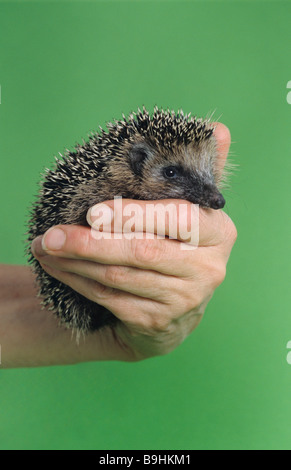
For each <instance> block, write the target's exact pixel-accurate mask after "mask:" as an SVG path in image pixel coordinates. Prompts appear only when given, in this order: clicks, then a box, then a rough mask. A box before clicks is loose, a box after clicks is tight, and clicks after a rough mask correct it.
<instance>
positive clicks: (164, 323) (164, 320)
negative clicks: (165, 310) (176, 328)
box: [148, 314, 171, 333]
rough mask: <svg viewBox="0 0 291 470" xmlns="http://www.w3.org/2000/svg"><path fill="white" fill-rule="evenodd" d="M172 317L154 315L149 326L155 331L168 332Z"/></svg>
mask: <svg viewBox="0 0 291 470" xmlns="http://www.w3.org/2000/svg"><path fill="white" fill-rule="evenodd" d="M170 323H171V321H170V319H169V318H168V317H167V315H161V314H160V315H154V316H151V317H150V321H149V325H148V328H149V329H150V330H151V331H153V332H154V333H166V332H167V331H168V330H169V326H170Z"/></svg>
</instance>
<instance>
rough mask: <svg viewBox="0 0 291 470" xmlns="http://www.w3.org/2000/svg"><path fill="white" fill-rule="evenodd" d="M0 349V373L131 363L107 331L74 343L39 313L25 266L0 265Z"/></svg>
mask: <svg viewBox="0 0 291 470" xmlns="http://www.w3.org/2000/svg"><path fill="white" fill-rule="evenodd" d="M0 345H1V365H0V369H4V368H13V367H38V366H52V365H63V364H75V363H79V362H86V361H99V360H100V361H101V360H124V361H126V360H132V356H131V352H130V351H128V350H127V349H126V348H123V347H122V346H121V345H119V344H118V342H116V338H115V336H114V333H113V332H112V331H111V330H110V329H107V330H102V331H100V332H97V333H94V334H91V335H88V336H86V337H85V338H83V337H81V338H80V341H79V343H77V341H76V337H75V336H74V335H72V332H71V331H70V330H67V329H65V328H64V327H62V326H60V325H59V322H58V320H57V318H56V317H55V316H54V315H53V314H52V313H51V312H49V311H47V310H43V309H42V307H41V303H40V299H39V298H38V297H37V291H36V288H35V280H34V275H33V274H32V273H31V270H30V268H29V267H26V266H7V265H0Z"/></svg>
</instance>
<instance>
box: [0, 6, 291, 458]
mask: <svg viewBox="0 0 291 470" xmlns="http://www.w3.org/2000/svg"><path fill="white" fill-rule="evenodd" d="M290 17H291V3H290V1H287V2H283V1H282V2H280V1H274V2H264V1H258V2H256V1H246V2H243V1H233V2H230V1H228V2H227V1H226V2H223V1H219V2H218V1H215V2H210V1H204V2H199V1H198V2H195V1H185V2H183V1H181V0H179V1H168V2H167V1H161V2H158V1H156V2H154V1H150V2H146V1H136V2H134V1H116V2H115V1H110V2H97V1H96V2H94V1H92V2H81V1H80V2H77V1H75V2H61V1H58V2H51V3H50V2H44V1H43V2H41V1H38V2H37V1H34V2H31V3H29V2H21V3H18V2H12V1H9V2H8V3H6V2H1V3H0V35H1V37H0V59H1V61H0V83H1V105H0V120H1V126H0V154H1V170H0V191H1V192H0V194H1V199H2V204H1V233H0V241H1V256H0V262H1V263H13V264H25V263H26V260H25V257H24V255H23V250H24V244H23V241H24V239H25V235H24V233H25V223H26V219H27V214H28V207H29V204H30V203H31V201H32V199H33V195H34V194H35V193H36V189H37V181H38V180H39V174H40V172H41V171H42V170H43V169H44V168H45V167H46V166H49V165H50V164H51V163H52V162H53V156H54V155H55V154H57V153H58V151H60V152H62V151H63V150H64V149H65V148H66V147H72V146H73V145H74V144H75V143H76V142H77V141H81V139H82V138H83V137H84V138H86V136H87V135H88V134H89V132H90V131H91V130H94V129H96V128H97V127H98V125H99V124H100V125H104V123H105V122H106V121H109V120H111V119H113V118H118V117H120V116H121V114H122V113H129V112H130V111H132V110H136V109H137V107H139V106H143V105H145V106H147V107H148V108H149V109H152V108H153V107H154V105H158V106H163V107H170V108H173V109H176V110H177V109H178V108H183V109H184V111H185V112H190V111H191V112H192V113H193V114H197V115H201V116H205V115H206V114H208V113H209V112H213V111H214V117H215V118H216V119H217V118H219V119H220V121H222V122H224V123H225V124H226V125H228V126H229V128H230V130H231V133H232V139H233V145H232V148H231V154H232V160H233V161H234V162H235V163H237V164H239V169H238V171H236V173H235V175H234V176H233V177H232V181H231V189H230V190H229V191H227V193H226V194H225V196H226V198H227V206H226V208H225V210H226V212H227V213H228V214H229V215H230V216H231V217H232V219H233V220H234V222H235V224H236V226H237V229H238V240H237V243H236V245H235V248H234V250H233V253H232V256H231V259H230V262H229V265H228V273H227V278H226V280H225V282H224V283H223V284H222V285H221V286H220V287H219V288H218V290H217V291H216V293H215V296H214V297H213V299H212V301H211V303H210V304H209V306H208V308H207V312H206V315H205V318H204V320H203V322H202V324H201V326H200V327H199V328H198V329H197V330H196V331H195V332H194V334H193V335H192V336H191V337H190V338H188V339H187V340H186V341H185V342H184V343H183V344H182V345H181V346H180V347H179V348H178V349H177V350H176V351H174V352H173V353H171V354H170V355H168V356H165V357H159V358H154V359H150V360H148V361H145V362H141V363H137V364H126V363H118V362H114V363H106V362H103V363H102V362H100V363H91V364H80V365H77V366H69V367H53V368H40V369H27V370H26V369H18V370H5V371H3V370H2V371H1V368H0V448H1V449H17V448H19V449H74V448H75V449H102V450H107V449H108V450H110V449H119V450H120V449H144V450H147V449H160V450H163V449H172V450H174V449H259V448H260V449H272V448H274V449H283V448H285V449H290V448H291V429H290V425H291V409H290V405H291V394H290V385H291V365H288V363H287V360H286V357H287V353H288V351H287V348H286V345H287V342H288V341H289V340H291V318H290V303H291V302H290V300H291V298H290V228H291V224H290V161H291V159H290V157H291V155H290V143H291V142H290V125H291V106H290V105H288V103H287V100H286V96H287V92H288V90H287V89H286V86H287V82H288V81H289V80H291V70H290ZM0 343H1V332H0ZM4 354H5V351H2V355H4Z"/></svg>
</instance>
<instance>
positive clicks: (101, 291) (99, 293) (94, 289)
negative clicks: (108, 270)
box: [91, 282, 112, 302]
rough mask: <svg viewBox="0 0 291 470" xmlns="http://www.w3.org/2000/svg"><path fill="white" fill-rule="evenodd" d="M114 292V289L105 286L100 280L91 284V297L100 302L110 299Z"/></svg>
mask: <svg viewBox="0 0 291 470" xmlns="http://www.w3.org/2000/svg"><path fill="white" fill-rule="evenodd" d="M111 294H112V289H111V288H110V287H107V286H104V284H101V283H99V282H94V283H92V286H91V297H92V299H93V300H94V301H95V302H100V301H102V300H106V299H108V297H110V295H111Z"/></svg>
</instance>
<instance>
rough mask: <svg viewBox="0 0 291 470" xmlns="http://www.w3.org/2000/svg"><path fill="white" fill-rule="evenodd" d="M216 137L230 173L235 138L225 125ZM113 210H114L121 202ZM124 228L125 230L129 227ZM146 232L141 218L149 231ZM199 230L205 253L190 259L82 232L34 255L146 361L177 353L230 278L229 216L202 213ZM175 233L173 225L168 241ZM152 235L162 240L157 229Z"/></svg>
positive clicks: (150, 244)
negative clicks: (111, 319) (108, 315)
mask: <svg viewBox="0 0 291 470" xmlns="http://www.w3.org/2000/svg"><path fill="white" fill-rule="evenodd" d="M215 135H216V138H217V142H218V150H219V155H220V156H219V159H218V165H219V166H220V168H221V169H222V168H223V165H224V163H225V159H226V156H227V153H228V149H229V145H230V135H229V131H228V129H227V128H226V127H225V126H223V125H222V124H219V125H217V128H216V131H215ZM132 202H134V203H135V204H138V205H139V206H140V208H141V211H142V213H143V215H144V214H145V212H146V205H147V204H149V202H148V201H147V202H146V201H126V200H123V207H125V206H126V205H127V204H130V203H132ZM169 202H171V203H172V204H173V203H174V205H175V206H176V207H177V209H178V206H179V204H181V203H183V204H184V205H185V204H187V205H188V206H189V207H190V206H191V205H190V203H187V202H186V201H174V200H171V201H159V203H160V204H165V205H167V204H168V203H169ZM150 203H153V201H151V202H150ZM106 205H107V206H111V207H113V201H108V202H106ZM90 213H91V214H93V211H91V212H90ZM89 216H90V214H89ZM88 219H89V222H91V223H92V224H93V222H94V220H93V221H92V220H90V217H88ZM188 222H189V221H188V220H185V221H184V222H182V225H183V224H184V225H185V226H184V227H182V226H179V230H178V232H179V233H181V232H183V233H185V231H186V230H187V226H188ZM121 223H122V225H123V227H124V223H125V220H122V222H121ZM143 224H144V222H143V217H141V220H140V226H141V229H142V228H144V227H143ZM179 224H180V225H181V221H179ZM199 227H200V230H199V246H198V248H197V249H194V250H189V251H188V250H187V251H184V250H181V244H182V243H183V242H181V241H179V239H178V240H173V239H166V240H160V239H157V238H155V239H154V240H147V239H142V240H140V239H136V238H131V239H128V237H127V236H126V234H123V235H121V237H120V239H111V240H106V239H105V238H101V239H99V240H96V237H94V233H93V232H92V231H91V229H90V228H88V227H79V226H61V227H58V228H61V229H62V232H61V231H58V233H57V234H58V235H59V236H61V235H62V233H63V240H62V241H63V245H62V246H61V244H59V245H58V246H55V249H51V247H50V243H51V242H52V241H53V235H54V230H52V229H51V230H49V231H48V232H47V233H46V234H45V235H44V237H43V239H42V241H41V239H40V238H38V239H36V240H35V242H34V244H33V250H34V253H35V256H36V258H37V259H38V261H39V262H40V263H41V265H42V267H43V268H44V269H45V270H46V271H47V272H48V274H50V275H52V276H54V277H55V278H57V279H58V280H60V281H61V282H63V283H65V284H68V285H69V286H70V287H72V288H73V289H74V290H76V291H77V292H79V293H80V294H82V295H83V296H85V297H87V298H89V299H90V300H93V301H95V302H96V303H98V304H100V305H103V306H105V307H106V308H107V309H108V310H110V311H111V312H112V313H113V314H114V315H115V316H116V317H118V318H119V320H120V322H119V323H118V324H117V325H116V327H115V328H114V332H113V333H114V334H113V338H114V340H115V342H116V343H117V344H118V346H119V347H120V348H121V349H122V352H124V350H126V351H128V356H129V358H131V359H136V360H138V359H143V358H147V357H150V356H154V355H159V354H165V353H168V352H169V351H171V350H172V349H174V348H175V347H177V346H178V345H179V344H180V343H181V342H182V341H183V340H184V339H185V338H186V337H187V336H188V335H189V334H190V333H191V331H193V329H195V328H196V327H197V326H198V324H199V322H200V320H201V318H202V315H203V313H204V311H205V308H206V305H207V303H208V302H209V300H210V299H211V297H212V295H213V293H214V291H215V289H216V288H217V286H218V285H219V284H220V283H221V282H222V281H223V279H224V277H225V271H226V264H227V261H228V258H229V255H230V252H231V249H232V246H233V244H234V242H235V239H236V229H235V227H234V224H233V222H232V221H231V220H230V218H229V217H228V216H227V215H226V214H225V213H224V212H223V211H213V210H203V209H200V211H199ZM169 229H170V227H169V226H168V225H166V233H169ZM147 230H148V227H147ZM152 232H154V233H155V234H156V233H157V231H156V229H155V227H153V228H152ZM178 238H179V237H178ZM60 241H61V240H59V242H60ZM49 248H50V249H49Z"/></svg>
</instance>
